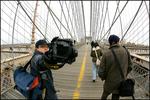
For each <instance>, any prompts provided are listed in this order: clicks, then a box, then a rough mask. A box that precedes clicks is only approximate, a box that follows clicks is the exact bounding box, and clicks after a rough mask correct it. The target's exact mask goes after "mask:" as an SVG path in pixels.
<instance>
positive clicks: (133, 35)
mask: <svg viewBox="0 0 150 100" xmlns="http://www.w3.org/2000/svg"><path fill="white" fill-rule="evenodd" d="M145 21H146V20H145ZM145 21H143V22H145ZM142 24H143V23H142ZM148 25H149V23H147V24H146V25H144V26H143V28H142V29H141V30H140V32H142V31H143V30H144V28H145V27H146V26H148ZM140 27H141V25H140ZM139 29H140V28H137V30H139ZM137 30H136V31H137ZM140 32H137V33H136V32H133V34H132V35H131V36H132V38H131V36H130V37H129V38H128V40H129V41H130V40H132V39H134V38H135V36H137V35H138V34H139V33H140ZM134 33H136V34H134Z"/></svg>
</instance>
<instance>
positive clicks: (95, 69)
mask: <svg viewBox="0 0 150 100" xmlns="http://www.w3.org/2000/svg"><path fill="white" fill-rule="evenodd" d="M96 75H97V67H96V63H95V62H92V79H93V80H96Z"/></svg>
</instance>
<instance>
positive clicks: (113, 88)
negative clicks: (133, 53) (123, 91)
mask: <svg viewBox="0 0 150 100" xmlns="http://www.w3.org/2000/svg"><path fill="white" fill-rule="evenodd" d="M109 44H110V48H109V49H108V50H106V52H104V53H103V55H102V60H101V63H100V67H101V68H102V69H103V70H105V71H104V74H103V77H101V79H102V80H105V83H104V88H103V94H102V97H101V99H106V98H107V97H108V95H110V94H111V93H112V99H115V100H116V99H119V92H118V87H119V86H120V82H121V81H122V80H123V78H122V77H121V73H120V70H119V67H118V66H119V65H117V62H116V61H115V59H114V56H113V54H112V52H111V50H110V49H113V50H114V52H115V54H116V56H117V58H118V61H119V62H120V64H121V66H120V67H121V68H122V70H123V74H124V76H127V74H128V73H129V72H130V71H131V69H132V68H131V66H132V62H131V57H130V54H129V55H128V53H127V52H128V51H126V50H125V48H124V47H122V46H120V45H119V37H118V36H116V35H111V36H110V37H109ZM99 71H100V70H99Z"/></svg>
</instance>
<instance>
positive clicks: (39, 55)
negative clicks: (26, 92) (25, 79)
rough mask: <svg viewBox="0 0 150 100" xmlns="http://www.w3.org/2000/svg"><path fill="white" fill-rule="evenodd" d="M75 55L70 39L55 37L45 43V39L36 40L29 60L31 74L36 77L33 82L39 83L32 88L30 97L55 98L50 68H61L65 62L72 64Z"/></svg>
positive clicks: (76, 54)
mask: <svg viewBox="0 0 150 100" xmlns="http://www.w3.org/2000/svg"><path fill="white" fill-rule="evenodd" d="M77 56H78V51H77V50H76V49H75V47H74V44H73V41H72V40H70V39H60V38H59V37H55V38H53V39H52V41H51V43H47V42H46V40H39V41H37V42H36V44H35V52H34V55H33V57H32V60H31V74H32V75H33V76H35V77H38V80H37V81H35V82H33V83H34V84H35V85H37V84H39V85H38V87H37V88H38V89H37V88H35V89H33V91H32V92H31V94H30V98H31V99H42V98H44V99H57V95H56V90H55V88H54V84H53V77H52V72H51V69H54V70H56V69H59V68H62V67H63V66H64V65H65V64H66V63H68V64H72V63H73V62H75V58H76V57H77ZM33 86H34V85H33ZM39 88H40V89H39ZM45 90H46V91H45ZM41 91H43V92H44V93H43V92H41ZM42 94H44V95H45V96H43V95H42Z"/></svg>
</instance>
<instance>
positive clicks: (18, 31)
mask: <svg viewBox="0 0 150 100" xmlns="http://www.w3.org/2000/svg"><path fill="white" fill-rule="evenodd" d="M3 3H4V2H3ZM4 4H5V3H4ZM5 5H6V4H5ZM6 6H7V8H8V9H9V10H11V12H13V13H14V14H15V12H14V11H13V10H12V9H11V8H10V7H8V5H6ZM13 7H14V6H13ZM14 8H15V7H14ZM2 12H4V13H5V15H6V16H8V17H9V18H10V19H11V20H13V18H11V17H10V15H8V14H7V13H6V12H5V11H3V9H2ZM17 12H18V13H19V10H18V11H17ZM17 18H19V19H20V20H22V18H20V17H19V16H17ZM2 20H4V19H3V18H2ZM4 21H5V20H4ZM22 21H23V22H25V21H24V20H22ZM5 23H6V24H8V25H9V26H11V25H10V23H8V22H7V21H5ZM15 24H16V25H18V26H20V28H22V29H24V28H23V26H21V25H20V24H19V23H18V22H16V23H15ZM11 27H12V28H13V26H11ZM28 27H29V26H28ZM29 28H30V27H29ZM14 30H15V31H17V32H18V33H19V31H18V30H16V29H14ZM26 32H27V31H26ZM21 34H22V33H21ZM21 36H23V37H25V36H24V35H21Z"/></svg>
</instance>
